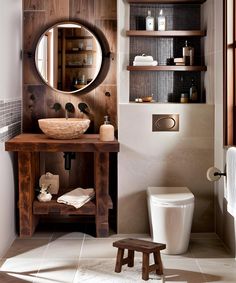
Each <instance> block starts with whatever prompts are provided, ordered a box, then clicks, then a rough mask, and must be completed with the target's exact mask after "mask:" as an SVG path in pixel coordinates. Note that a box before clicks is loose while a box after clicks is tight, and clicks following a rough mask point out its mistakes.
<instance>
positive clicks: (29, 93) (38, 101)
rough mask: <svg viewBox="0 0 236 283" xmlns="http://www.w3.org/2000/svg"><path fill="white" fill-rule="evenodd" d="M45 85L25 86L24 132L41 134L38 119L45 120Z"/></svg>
mask: <svg viewBox="0 0 236 283" xmlns="http://www.w3.org/2000/svg"><path fill="white" fill-rule="evenodd" d="M45 92H46V87H45V86H44V85H24V98H23V109H24V110H23V132H28V133H29V132H32V133H35V132H39V127H38V119H40V118H44V113H45V111H44V109H45V105H44V98H45Z"/></svg>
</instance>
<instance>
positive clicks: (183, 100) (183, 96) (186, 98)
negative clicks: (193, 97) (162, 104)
mask: <svg viewBox="0 0 236 283" xmlns="http://www.w3.org/2000/svg"><path fill="white" fill-rule="evenodd" d="M180 102H181V103H188V102H189V94H188V93H181V95H180Z"/></svg>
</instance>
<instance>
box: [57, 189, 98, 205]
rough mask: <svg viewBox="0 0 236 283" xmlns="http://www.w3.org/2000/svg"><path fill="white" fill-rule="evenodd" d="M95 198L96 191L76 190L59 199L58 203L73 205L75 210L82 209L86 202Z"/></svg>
mask: <svg viewBox="0 0 236 283" xmlns="http://www.w3.org/2000/svg"><path fill="white" fill-rule="evenodd" d="M94 196H95V191H94V189H92V188H89V189H82V188H77V189H74V190H72V191H70V192H68V193H66V194H64V195H62V196H60V197H59V198H58V199H57V202H59V203H64V204H67V205H72V206H74V207H75V208H80V207H81V206H83V205H84V204H85V203H86V202H88V201H90V200H91V199H92V198H93V197H94Z"/></svg>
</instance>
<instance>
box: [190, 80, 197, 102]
mask: <svg viewBox="0 0 236 283" xmlns="http://www.w3.org/2000/svg"><path fill="white" fill-rule="evenodd" d="M189 99H190V102H193V103H196V102H198V93H197V87H196V83H195V81H194V79H192V83H191V87H190V90H189Z"/></svg>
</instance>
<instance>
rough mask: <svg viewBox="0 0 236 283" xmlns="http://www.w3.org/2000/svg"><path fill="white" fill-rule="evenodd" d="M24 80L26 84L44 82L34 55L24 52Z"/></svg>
mask: <svg viewBox="0 0 236 283" xmlns="http://www.w3.org/2000/svg"><path fill="white" fill-rule="evenodd" d="M23 82H24V84H32V85H35V84H40V83H41V84H43V82H42V80H41V79H40V77H39V74H38V72H37V70H36V67H35V64H34V57H29V55H28V54H27V53H25V54H23Z"/></svg>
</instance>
